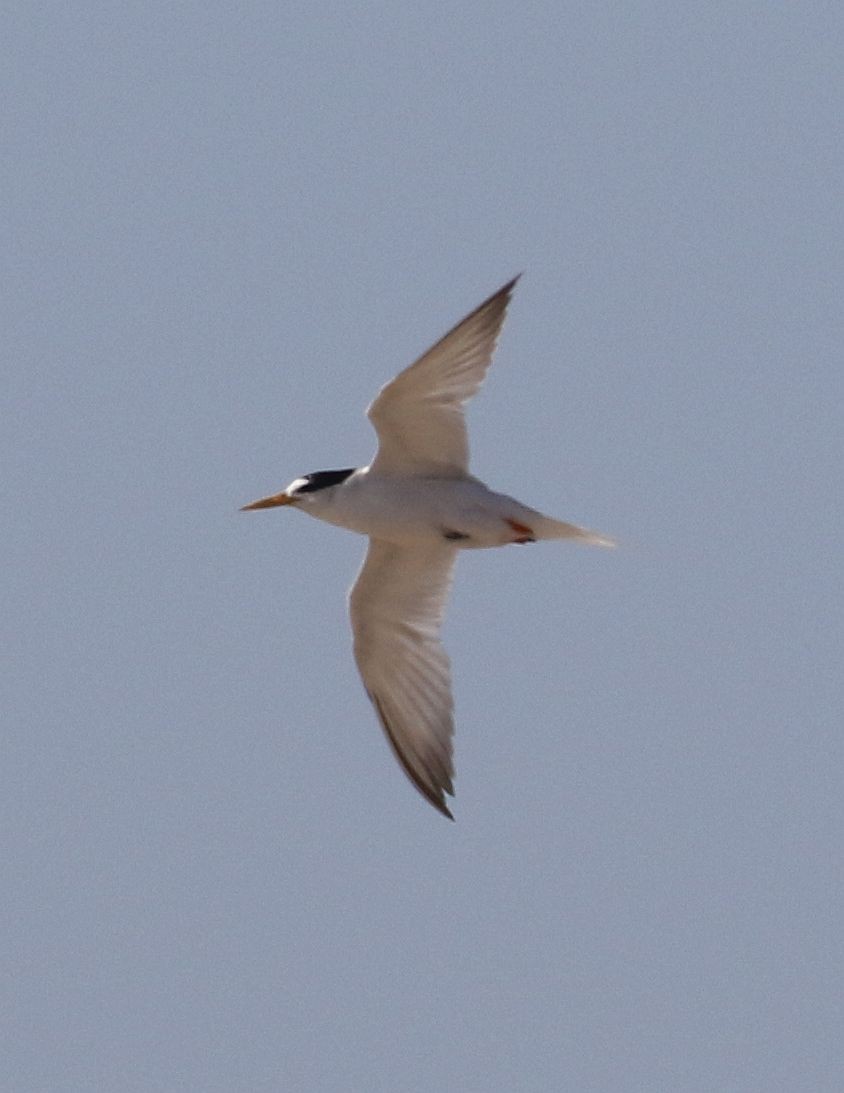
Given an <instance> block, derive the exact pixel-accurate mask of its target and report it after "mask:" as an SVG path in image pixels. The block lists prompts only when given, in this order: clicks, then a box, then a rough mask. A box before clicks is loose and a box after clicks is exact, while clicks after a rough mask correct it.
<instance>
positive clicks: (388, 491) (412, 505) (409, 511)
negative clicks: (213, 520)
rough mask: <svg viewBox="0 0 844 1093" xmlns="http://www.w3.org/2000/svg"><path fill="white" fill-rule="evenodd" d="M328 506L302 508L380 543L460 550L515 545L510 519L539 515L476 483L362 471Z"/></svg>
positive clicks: (329, 501) (465, 480)
mask: <svg viewBox="0 0 844 1093" xmlns="http://www.w3.org/2000/svg"><path fill="white" fill-rule="evenodd" d="M317 497H318V495H317ZM315 499H316V498H315ZM325 502H326V503H325V505H321V504H314V505H308V506H307V507H305V506H303V507H304V508H305V511H307V512H309V513H310V514H311V515H312V516H316V517H318V518H319V519H321V520H326V521H327V522H328V523H331V524H336V525H338V526H339V527H344V528H348V529H349V530H351V531H357V532H359V533H360V534H361V535H369V536H372V537H373V538H376V539H385V540H388V541H390V542H394V543H401V542H419V541H420V540H428V539H429V540H443V539H445V540H447V541H450V542H452V543H453V544H454V546H455V547H460V548H467V547H494V546H503V545H504V544H505V543H511V542H513V538H514V532H513V529H512V527H511V526H510V525H509V524H508V523H507V520H508V518H509V519H514V520H519V519H520V518H522V519H524V518H525V516H526V514H530V515H531V516H538V515H539V514H538V513H534V511H533V510H532V509H527V508H526V507H525V506H524V505H520V504H519V503H518V502H517V501H514V500H513V499H512V498H509V497H505V496H504V495H502V494H498V493H493V492H492V491H491V490H488V489H487V488H486V486H485V485H484V484H483V483H482V482H479V481H478V480H477V479H474V478H456V479H453V478H381V477H378V478H375V477H370V476H369V474H368V473H366V472H359V473H358V474H357V475H356V476H355V477H354V479H351V480H349V481H348V482H347V483H344V484H343V486H342V487H341V488H339V489H337V490H336V491H333V496H332V497H331V498H328V497H326V498H325Z"/></svg>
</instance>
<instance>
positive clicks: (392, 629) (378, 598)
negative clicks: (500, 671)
mask: <svg viewBox="0 0 844 1093" xmlns="http://www.w3.org/2000/svg"><path fill="white" fill-rule="evenodd" d="M456 553H457V552H456V550H455V549H454V548H453V547H451V546H449V545H448V544H446V543H443V544H439V543H436V542H434V543H430V544H421V545H414V546H412V547H410V546H399V545H397V544H395V543H388V542H385V541H383V540H381V539H370V541H369V550H368V551H367V555H366V560H365V561H364V563H363V568H362V569H361V571H360V573H359V574H358V578H357V580H356V581H355V584H354V587H353V588H352V591H351V594H350V596H349V612H350V615H351V619H352V630H353V631H354V649H355V660H356V661H357V665H358V670H359V671H360V674H361V678H362V679H363V685H364V687H365V688H366V692H367V694H368V695H369V697H370V699H371V700H372V704H373V706H374V707H375V710H376V712H377V714H378V717H379V719H380V721H381V725H382V726H383V729H384V732H385V733H386V734H387V739H388V740H389V741H390V744H391V745H392V747H393V750H394V751H395V753H396V757H397V758H398V760H399V762H400V763H401V765H402V767H403V768H404V770H405V772H406V773H407V775H408V777H409V778H410V780H411V781H412V782H413V784H414V785H415V786H416V788H417V789H418V790H419V792H420V793H422V794H423V796H425V797H426V798H427V799H428V800H429V801H430V802H431V804H432V805H433V806H434V807H435V808H438V809H439V810H440V812H442V813H444V815H446V816H448V817H451V813H450V812H449V810H448V807H447V806H446V803H445V794H446V793H449V794H453V793H454V787H453V785H452V777H453V774H454V768H453V766H452V760H451V754H452V745H451V740H452V736H453V734H454V721H453V708H454V704H453V700H452V696H451V670H450V667H449V661H448V656H447V655H446V652H445V649H444V648H443V646H442V643H441V641H440V637H439V634H440V627H441V625H442V621H443V617H444V614H445V604H446V600H447V598H448V592H449V588H450V587H451V578H452V571H453V567H454V558H455V554H456Z"/></svg>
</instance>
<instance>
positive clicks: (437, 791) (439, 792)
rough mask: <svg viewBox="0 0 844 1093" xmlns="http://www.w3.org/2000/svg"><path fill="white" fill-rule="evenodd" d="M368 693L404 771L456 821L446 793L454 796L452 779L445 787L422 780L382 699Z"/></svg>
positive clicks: (434, 802) (424, 795) (429, 799)
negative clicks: (403, 748) (410, 760)
mask: <svg viewBox="0 0 844 1093" xmlns="http://www.w3.org/2000/svg"><path fill="white" fill-rule="evenodd" d="M366 693H367V695H368V697H369V700H370V702H371V703H372V705H373V706H374V707H375V712H376V713H377V714H378V720H379V721H380V722H381V726H382V728H383V729H384V734H385V735H386V737H387V739H388V740H389V742H390V747H391V748H392V749H393V754H394V755H395V757H396V759H398V761H399V765H400V766H401V768H402V770H403V771H404V773H405V774H406V775H407V777H408V778H409V779H410V781H411V782H412V783H413V785H414V786H415V787H416V789H417V790H418V791H419V793H421V794H422V796H423V797H424V798H425V800H426V801H427V802H428V803H429V804H431V805H433V806H434V808H435V809H436V810H437V812H439V813H441V814H442V815H443V816H445V817H446V818H447V819H449V820H451V821H454V816H453V815H452V814H451V810H450V809H449V807H448V805H447V804H446V802H445V794H446V793H448V794H449V795H450V796H452V797H453V796H454V789H453V787H452V785H451V779H449V782H448V785H447V786H444V787H441V786H438V785H436V784H435V783H434V784H428V783H426V782H423V781H422V779H421V778H420V777H419V775H418V774H417V772H416V771H415V770H414V769H413V767H411V765H410V763H409V762H408V760H407V757H406V756H405V754H404V753H403V752H402V750H401V748H400V747H399V744H398V741H397V740H396V737H395V734H394V733H393V730H392V729H391V728H390V722H389V721H388V720H387V716H386V714H385V713H384V707H383V706H382V705H381V701H380V699H379V698H378V696H377V695H375V694H373V693H372V692H371V691H369V690H367V692H366Z"/></svg>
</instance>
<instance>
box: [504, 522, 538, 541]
mask: <svg viewBox="0 0 844 1093" xmlns="http://www.w3.org/2000/svg"><path fill="white" fill-rule="evenodd" d="M505 522H506V523H507V524H508V525H509V526H510V527H511V528H512V529H513V531H515V533H516V536H517V538H515V539H514V540H513V542H514V543H535V542H536V536H535V535H534V534H533V528H529V527H528V526H527V524H520V523H519V521H518V520H507V521H505Z"/></svg>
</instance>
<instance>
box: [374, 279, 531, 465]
mask: <svg viewBox="0 0 844 1093" xmlns="http://www.w3.org/2000/svg"><path fill="white" fill-rule="evenodd" d="M517 280H518V277H514V278H513V280H512V281H508V282H507V284H506V285H504V286H503V288H500V289H499V290H498V292H496V293H494V294H493V295H492V296H490V298H489V299H488V300H485V301H484V303H482V304H481V306H480V307H478V308H476V309H475V310H474V311H473V312H472V313H471V314H469V315H467V316H466V318H465V319H463V320H462V321H461V322H459V323H458V324H457V326H455V327H454V329H453V330H450V331H449V332H448V334H446V335H445V337H444V338H441V339H440V340H439V341H438V342H437V344H436V345H434V346H432V347H431V348H430V349H429V350H428V352H427V353H425V355H424V356H422V357H420V358H419V360H418V361H416V362H415V363H414V364H411V365H410V367H408V368H405V370H404V371H403V372H400V373H399V374H398V375H397V376H396V378H395V379H394V380H391V381H390V382H389V383H388V384H386V385H385V386H384V387H382V388H381V390H380V392H379V393H378V395H377V397H376V399H375V401H374V402H373V403H372V404H371V406H370V407H369V409H368V410H367V414H368V415H369V420H370V421H371V422H372V424H373V425H374V426H375V431H376V432H377V433H378V452H377V453H376V456H375V459H374V460H373V461H372V469H373V470H374V471H376V472H377V473H379V474H389V475H391V474H417V475H419V474H437V475H440V476H444V475H445V476H458V475H463V474H466V472H467V471H468V469H469V442H468V439H467V436H466V422H465V420H464V417H463V403H464V402H465V401H466V400H467V399H469V398H471V397H472V395H474V394H475V392H476V391H477V390H478V388H479V387H480V385H481V384H482V383H483V381H484V376H485V375H486V371H487V368H489V365H490V362H491V360H492V354H493V352H494V351H495V343H496V341H497V340H498V335H499V332H500V331H501V325H502V323H503V322H504V315H505V312H506V310H507V304H508V302H509V300H510V295H511V293H512V291H513V286H514V285H515V283H516V281H517Z"/></svg>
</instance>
